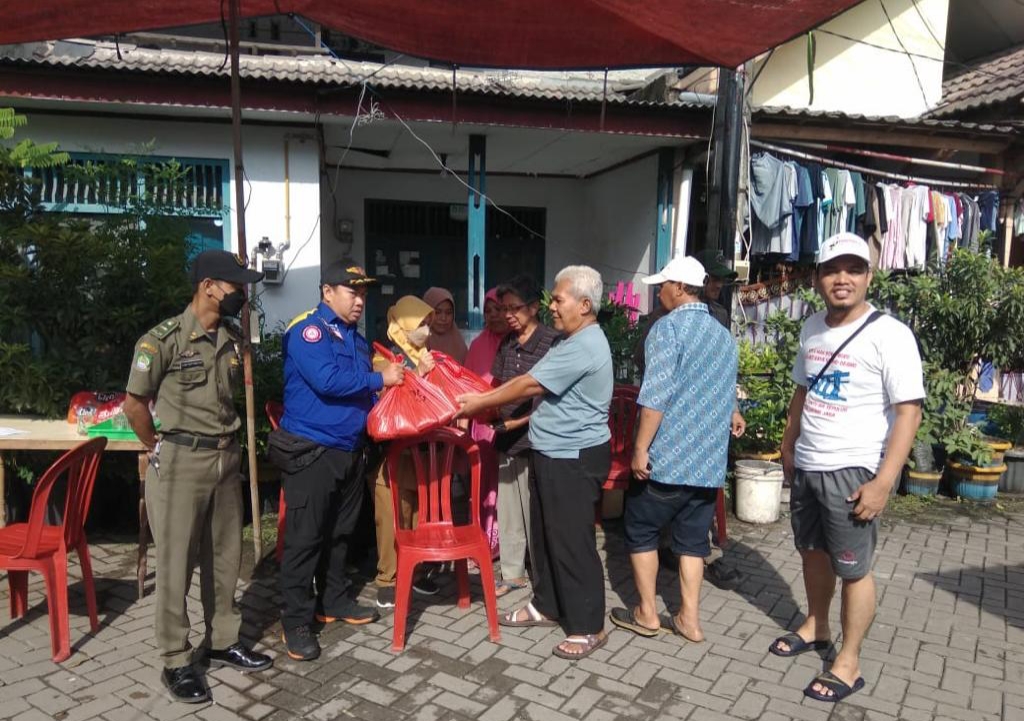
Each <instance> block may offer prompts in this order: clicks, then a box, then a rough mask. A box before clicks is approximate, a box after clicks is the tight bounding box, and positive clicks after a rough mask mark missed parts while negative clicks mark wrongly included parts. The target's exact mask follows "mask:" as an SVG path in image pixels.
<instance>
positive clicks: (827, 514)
mask: <svg viewBox="0 0 1024 721" xmlns="http://www.w3.org/2000/svg"><path fill="white" fill-rule="evenodd" d="M874 475H875V474H874V473H872V472H871V471H869V470H868V469H866V468H841V469H839V470H838V471H803V470H800V469H799V468H798V469H797V470H796V477H795V478H794V479H793V486H792V488H791V489H790V496H789V510H790V512H791V514H792V519H791V520H792V522H793V539H794V541H795V542H796V547H797V548H798V549H799V550H801V551H811V550H816V551H825V552H826V553H828V555H829V557H830V558H831V559H832V570H833V571H834V572H835V574H836V576H838V577H839V578H843V579H848V580H855V579H858V578H863V577H864V576H866V575H867V574H868V573H869V572H870V571H871V561H872V559H873V557H874V555H875V544H876V543H877V542H878V526H877V524H876V522H875V521H858V520H856V519H854V517H853V507H854V506H855V505H856V503H850V502H848V501H847V500H846V499H847V497H849V495H850V494H851V493H853V492H854V491H855V490H857V489H858V488H859V487H860V486H862V485H863V484H864V483H866V482H867V481H870V480H871V479H872V478H874Z"/></svg>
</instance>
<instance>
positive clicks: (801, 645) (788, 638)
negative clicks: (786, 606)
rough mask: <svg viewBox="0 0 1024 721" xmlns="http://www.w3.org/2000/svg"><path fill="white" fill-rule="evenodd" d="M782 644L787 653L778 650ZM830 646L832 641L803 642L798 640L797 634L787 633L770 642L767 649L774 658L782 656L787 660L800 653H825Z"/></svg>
mask: <svg viewBox="0 0 1024 721" xmlns="http://www.w3.org/2000/svg"><path fill="white" fill-rule="evenodd" d="M780 643H784V644H786V645H787V646H789V650H788V651H783V650H782V649H781V648H779V644H780ZM831 646H832V641H830V640H829V639H825V640H823V641H805V640H803V639H802V638H800V635H799V634H797V633H787V634H786V635H785V636H779V637H778V638H777V639H775V640H774V641H772V645H771V646H769V647H768V650H769V651H770V652H771V653H773V654H775V655H776V656H782V657H783V658H789V657H790V656H799V655H800V654H802V653H807V652H808V651H827V650H828V649H829V648H831Z"/></svg>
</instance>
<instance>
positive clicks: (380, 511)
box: [368, 453, 418, 586]
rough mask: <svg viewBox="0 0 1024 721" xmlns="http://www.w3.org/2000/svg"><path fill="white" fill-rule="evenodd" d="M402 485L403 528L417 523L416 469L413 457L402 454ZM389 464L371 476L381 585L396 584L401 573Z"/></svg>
mask: <svg viewBox="0 0 1024 721" xmlns="http://www.w3.org/2000/svg"><path fill="white" fill-rule="evenodd" d="M398 468H399V470H398V479H397V481H398V488H399V498H400V499H401V504H402V508H401V515H400V517H399V522H400V523H401V527H402V528H412V527H413V525H414V524H415V523H416V507H417V505H418V496H417V493H416V470H415V468H414V467H413V463H412V456H411V455H409V454H408V453H405V454H403V455H402V457H401V459H400V461H399V464H398ZM387 475H388V474H387V463H384V462H382V463H381V464H380V467H379V468H378V469H377V472H376V473H372V474H370V475H369V476H368V479H369V481H370V485H371V489H370V490H371V492H372V493H373V523H374V525H375V526H376V528H377V577H376V578H375V579H374V583H375V584H376V585H377V586H394V585H395V577H396V576H397V575H398V552H397V550H396V548H395V512H394V502H393V500H392V497H391V486H389V485H388V477H387Z"/></svg>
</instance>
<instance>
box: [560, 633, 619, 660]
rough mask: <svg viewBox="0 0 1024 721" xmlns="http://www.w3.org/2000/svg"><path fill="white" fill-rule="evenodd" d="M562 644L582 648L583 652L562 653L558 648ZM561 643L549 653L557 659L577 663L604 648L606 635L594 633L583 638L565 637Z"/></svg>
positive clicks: (606, 640)
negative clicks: (571, 644) (570, 644)
mask: <svg viewBox="0 0 1024 721" xmlns="http://www.w3.org/2000/svg"><path fill="white" fill-rule="evenodd" d="M562 643H574V644H576V645H578V646H583V647H584V650H582V651H580V652H579V653H570V652H569V651H563V650H562V649H561V648H560V646H561V645H562ZM562 643H560V644H558V646H555V647H554V648H553V649H551V653H553V654H554V655H556V656H558V657H559V658H564V659H568V660H569V661H579V660H580V659H581V658H586V657H587V656H589V655H590V654H592V653H593V652H594V651H596V650H597V649H599V648H602V647H604V645H605V644H606V643H608V634H605V635H604V636H601V635H599V634H596V633H591V634H588V635H583V636H567V637H566V638H565V640H564V641H562Z"/></svg>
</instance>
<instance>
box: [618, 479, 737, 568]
mask: <svg viewBox="0 0 1024 721" xmlns="http://www.w3.org/2000/svg"><path fill="white" fill-rule="evenodd" d="M717 498H718V489H717V488H698V487H696V486H676V485H669V484H667V483H658V482H657V481H646V482H636V481H634V482H633V483H632V485H630V488H629V492H628V493H627V494H626V514H625V519H624V526H625V529H624V530H625V535H626V550H627V551H629V552H630V553H644V552H645V551H656V550H658V539H659V537H660V535H661V530H662V529H663V528H665V527H669V528H670V532H671V534H672V552H673V553H675V554H676V555H677V556H699V557H701V558H704V557H706V556H708V555H709V554H710V553H711V544H710V543H709V542H708V531H709V530H711V521H712V520H713V519H714V517H715V500H716V499H717Z"/></svg>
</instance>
